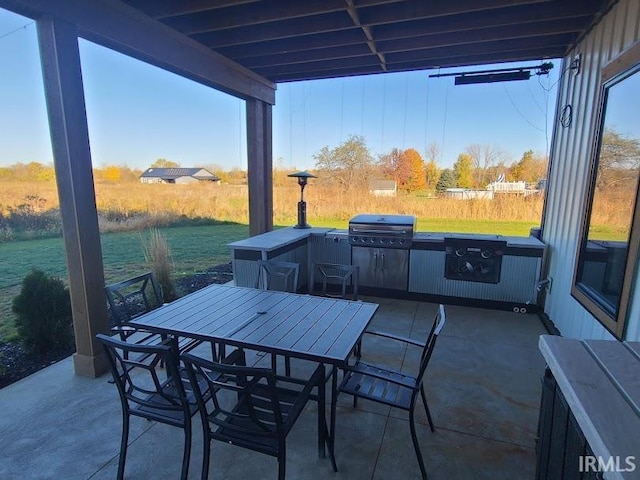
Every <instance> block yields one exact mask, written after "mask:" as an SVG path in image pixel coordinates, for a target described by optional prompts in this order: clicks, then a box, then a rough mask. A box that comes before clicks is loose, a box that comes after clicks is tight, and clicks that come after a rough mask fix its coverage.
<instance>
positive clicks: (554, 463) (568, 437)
mask: <svg viewBox="0 0 640 480" xmlns="http://www.w3.org/2000/svg"><path fill="white" fill-rule="evenodd" d="M539 348H540V352H541V353H542V356H543V357H544V359H545V361H546V363H547V368H546V370H545V374H544V376H543V379H542V400H541V403H540V416H539V421H538V434H537V437H538V438H537V441H536V455H537V464H536V478H537V479H538V480H547V479H548V480H556V479H582V480H591V479H603V478H604V479H607V480H627V479H638V478H640V382H639V381H638V376H637V372H638V370H639V369H640V343H639V342H624V343H623V342H618V341H616V340H577V339H572V338H564V337H560V336H553V335H542V336H540V341H539Z"/></svg>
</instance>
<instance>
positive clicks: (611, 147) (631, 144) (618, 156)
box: [596, 128, 640, 189]
mask: <svg viewBox="0 0 640 480" xmlns="http://www.w3.org/2000/svg"><path fill="white" fill-rule="evenodd" d="M639 168H640V140H639V139H637V138H633V137H628V136H625V135H623V134H621V133H619V132H616V131H615V130H613V129H611V128H605V130H604V134H603V136H602V145H601V147H600V155H599V156H598V175H597V181H596V187H597V188H598V189H604V188H607V187H610V186H611V185H613V184H619V183H620V182H625V181H626V180H629V179H633V180H635V179H636V178H637V174H638V169H639ZM627 183H628V182H627Z"/></svg>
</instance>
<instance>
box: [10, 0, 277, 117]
mask: <svg viewBox="0 0 640 480" xmlns="http://www.w3.org/2000/svg"><path fill="white" fill-rule="evenodd" d="M2 6H6V8H9V9H10V10H14V11H16V12H17V13H23V14H28V15H30V16H33V17H34V18H39V17H40V18H41V17H55V18H59V19H61V20H64V21H66V22H68V23H71V24H73V25H76V26H77V28H78V32H79V35H80V36H81V37H83V38H86V39H88V40H90V41H92V42H95V43H98V44H100V45H104V46H106V47H108V48H111V49H113V50H116V51H118V52H121V53H124V54H125V55H129V56H132V57H134V58H137V59H139V60H142V61H144V62H147V63H150V64H152V65H156V66H158V67H160V68H163V69H165V70H168V71H171V72H174V73H176V74H178V75H181V76H184V77H186V78H190V79H192V80H194V81H196V82H198V83H202V84H204V85H208V86H210V87H213V88H215V89H217V90H221V91H223V92H225V93H228V94H230V95H234V96H236V97H240V98H243V99H249V98H255V99H258V100H262V101H264V102H267V103H269V104H272V105H273V104H274V103H275V85H274V84H273V83H272V82H270V81H269V80H267V79H266V78H263V77H261V76H259V75H258V74H256V73H254V72H252V71H250V70H248V69H246V68H244V67H242V66H241V65H239V64H238V63H236V62H233V61H232V60H230V59H228V58H226V57H223V56H222V55H220V54H218V53H216V52H213V51H211V50H209V49H207V48H206V47H204V46H203V45H200V44H198V43H197V42H194V41H193V40H191V39H189V38H187V37H185V36H184V35H181V34H179V33H178V32H175V31H174V30H171V29H170V28H168V27H166V26H165V25H162V24H161V23H159V22H157V21H155V20H152V19H150V18H149V17H147V16H146V15H143V14H141V13H140V12H138V11H137V10H135V9H133V8H131V7H129V6H128V5H125V4H124V3H122V2H119V1H117V0H92V1H91V2H87V1H85V0H56V1H55V2H51V1H48V0H0V7H2Z"/></svg>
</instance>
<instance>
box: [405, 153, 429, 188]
mask: <svg viewBox="0 0 640 480" xmlns="http://www.w3.org/2000/svg"><path fill="white" fill-rule="evenodd" d="M402 158H403V163H405V164H406V165H407V166H408V170H409V176H408V178H407V179H406V181H405V182H404V184H403V185H402V188H404V189H406V190H407V191H409V192H413V191H416V190H424V189H425V188H427V179H426V177H425V169H424V160H422V156H421V155H420V154H419V153H418V151H417V150H415V149H413V148H409V149H407V150H405V151H404V152H402Z"/></svg>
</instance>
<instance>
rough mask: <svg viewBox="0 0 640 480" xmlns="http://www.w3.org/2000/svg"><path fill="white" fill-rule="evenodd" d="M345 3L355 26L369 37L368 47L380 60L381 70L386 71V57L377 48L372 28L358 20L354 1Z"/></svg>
mask: <svg viewBox="0 0 640 480" xmlns="http://www.w3.org/2000/svg"><path fill="white" fill-rule="evenodd" d="M344 1H345V3H346V4H347V12H348V13H349V16H350V17H351V20H353V24H354V25H355V26H357V27H360V28H361V29H362V32H363V33H364V35H365V37H367V40H366V43H367V46H368V47H369V50H370V51H371V53H373V54H374V55H376V56H377V57H378V59H379V60H380V68H382V70H383V71H386V70H387V67H386V61H385V59H384V55H383V54H382V53H380V52H379V51H378V48H377V47H376V42H375V41H374V40H373V35H371V28H369V27H368V26H366V25H362V24H361V23H360V18H358V12H357V11H356V7H355V6H354V4H353V1H352V0H344Z"/></svg>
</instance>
